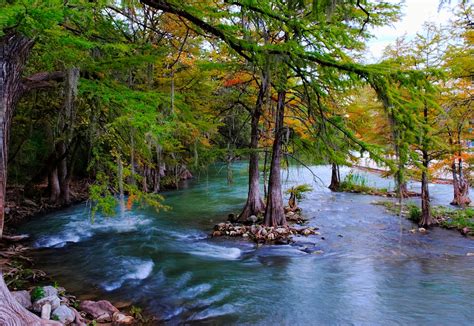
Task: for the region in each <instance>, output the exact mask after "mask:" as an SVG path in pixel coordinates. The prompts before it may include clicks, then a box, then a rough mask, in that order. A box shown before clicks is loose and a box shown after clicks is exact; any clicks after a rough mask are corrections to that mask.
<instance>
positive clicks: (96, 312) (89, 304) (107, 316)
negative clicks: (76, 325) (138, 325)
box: [79, 300, 119, 322]
mask: <svg viewBox="0 0 474 326" xmlns="http://www.w3.org/2000/svg"><path fill="white" fill-rule="evenodd" d="M79 309H81V310H82V311H84V312H85V313H87V314H89V315H91V316H92V317H93V318H94V319H96V320H97V321H98V322H110V321H112V316H113V314H114V313H116V312H119V310H118V309H117V308H115V307H114V306H113V305H112V304H111V303H110V302H109V301H107V300H100V301H91V300H85V301H82V302H81V304H80V305H79Z"/></svg>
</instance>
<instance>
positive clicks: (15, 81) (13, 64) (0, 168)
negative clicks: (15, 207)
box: [0, 33, 33, 239]
mask: <svg viewBox="0 0 474 326" xmlns="http://www.w3.org/2000/svg"><path fill="white" fill-rule="evenodd" d="M32 46H33V41H32V40H30V39H28V38H26V37H24V36H21V35H20V34H16V33H11V34H7V35H4V36H3V37H1V38H0V137H1V138H0V147H1V148H0V239H1V237H2V234H3V227H4V225H3V224H4V217H5V216H4V214H5V195H6V186H7V162H8V141H9V133H10V123H11V119H12V115H13V111H14V109H15V106H16V103H17V102H18V100H19V98H20V96H21V94H22V92H23V85H22V80H21V78H22V76H21V75H22V73H23V69H24V67H25V61H26V59H27V57H28V55H29V53H30V50H31V48H32Z"/></svg>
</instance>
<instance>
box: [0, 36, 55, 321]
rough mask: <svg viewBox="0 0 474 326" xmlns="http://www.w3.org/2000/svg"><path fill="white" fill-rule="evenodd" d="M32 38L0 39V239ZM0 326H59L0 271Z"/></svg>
mask: <svg viewBox="0 0 474 326" xmlns="http://www.w3.org/2000/svg"><path fill="white" fill-rule="evenodd" d="M32 47H33V41H32V40H30V39H28V38H26V37H24V36H22V35H20V34H17V33H9V34H7V35H4V36H3V37H1V38H0V137H1V139H0V143H1V146H0V239H1V238H2V235H3V227H4V214H5V194H6V185H7V162H8V141H9V132H10V123H11V118H12V115H13V111H14V110H15V106H16V103H17V102H18V100H19V98H20V96H21V94H22V92H23V91H24V87H23V85H22V80H21V77H22V76H21V75H22V73H23V69H24V67H25V62H26V59H27V57H28V55H29V53H30V50H31V48H32ZM0 325H60V324H59V323H57V322H54V321H42V320H41V319H40V318H38V317H37V316H35V315H33V314H32V313H31V312H29V311H28V310H26V309H25V308H23V307H22V306H21V305H20V304H19V303H18V302H17V301H16V300H15V299H14V298H13V297H12V296H11V294H10V292H9V291H8V288H7V286H6V284H5V282H4V281H3V274H1V273H0Z"/></svg>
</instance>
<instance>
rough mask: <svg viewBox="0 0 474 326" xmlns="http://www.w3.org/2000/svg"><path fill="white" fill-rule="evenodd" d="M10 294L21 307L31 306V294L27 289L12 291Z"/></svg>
mask: <svg viewBox="0 0 474 326" xmlns="http://www.w3.org/2000/svg"><path fill="white" fill-rule="evenodd" d="M11 294H12V296H13V297H14V298H15V300H16V301H18V303H19V304H21V305H22V306H23V308H26V309H31V308H32V307H33V305H32V303H31V295H30V293H29V292H28V291H12V292H11Z"/></svg>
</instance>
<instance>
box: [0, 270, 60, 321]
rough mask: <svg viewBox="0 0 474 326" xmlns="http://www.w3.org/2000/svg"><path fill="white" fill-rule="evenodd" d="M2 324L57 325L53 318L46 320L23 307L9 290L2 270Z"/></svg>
mask: <svg viewBox="0 0 474 326" xmlns="http://www.w3.org/2000/svg"><path fill="white" fill-rule="evenodd" d="M0 325H5V326H24V325H28V326H46V325H48V326H55V325H62V324H61V323H59V322H56V321H53V320H44V319H41V318H39V317H38V316H36V315H34V314H33V313H31V312H29V311H28V310H26V309H25V308H23V307H22V306H21V305H20V304H19V303H18V302H17V301H16V299H15V298H14V297H12V295H11V294H10V292H9V291H8V288H7V285H6V284H5V282H4V281H3V274H2V273H1V272H0Z"/></svg>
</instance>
